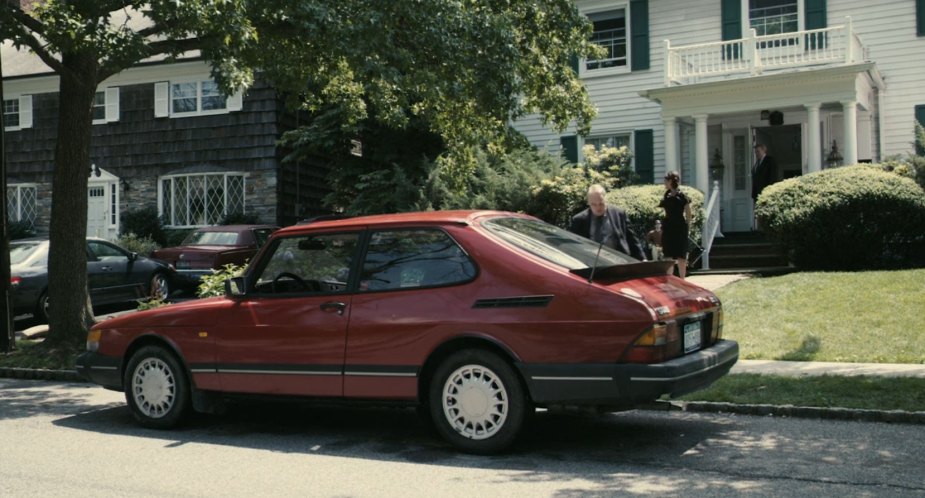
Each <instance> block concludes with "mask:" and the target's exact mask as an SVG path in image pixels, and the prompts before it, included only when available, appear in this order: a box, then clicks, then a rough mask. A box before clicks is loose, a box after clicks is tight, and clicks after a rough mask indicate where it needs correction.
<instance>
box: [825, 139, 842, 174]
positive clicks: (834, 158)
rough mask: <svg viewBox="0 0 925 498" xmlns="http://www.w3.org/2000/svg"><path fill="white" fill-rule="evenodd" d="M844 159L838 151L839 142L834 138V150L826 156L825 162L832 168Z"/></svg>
mask: <svg viewBox="0 0 925 498" xmlns="http://www.w3.org/2000/svg"><path fill="white" fill-rule="evenodd" d="M842 159H843V158H842V156H841V154H839V153H838V143H836V142H835V140H832V150H830V151H829V155H828V156H826V157H825V162H826V163H827V164H828V165H829V167H830V168H834V167H835V166H838V163H840V162H841V160H842Z"/></svg>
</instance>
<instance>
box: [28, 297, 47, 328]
mask: <svg viewBox="0 0 925 498" xmlns="http://www.w3.org/2000/svg"><path fill="white" fill-rule="evenodd" d="M32 315H33V318H35V320H36V321H37V322H39V323H48V291H47V290H44V291H42V295H40V296H39V300H38V301H37V302H36V303H35V311H34V312H33V313H32Z"/></svg>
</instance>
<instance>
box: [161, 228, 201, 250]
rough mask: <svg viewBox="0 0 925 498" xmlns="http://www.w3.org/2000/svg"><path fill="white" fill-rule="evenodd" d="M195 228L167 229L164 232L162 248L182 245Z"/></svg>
mask: <svg viewBox="0 0 925 498" xmlns="http://www.w3.org/2000/svg"><path fill="white" fill-rule="evenodd" d="M193 230H195V228H168V229H165V230H164V239H165V242H164V244H163V245H164V247H175V246H178V245H180V244H182V243H183V240H184V239H186V236H187V235H189V234H191V233H192V232H193Z"/></svg>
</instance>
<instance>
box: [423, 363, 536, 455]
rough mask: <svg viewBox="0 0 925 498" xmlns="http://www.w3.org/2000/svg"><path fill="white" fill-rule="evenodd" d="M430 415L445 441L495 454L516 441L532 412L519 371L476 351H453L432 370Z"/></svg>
mask: <svg viewBox="0 0 925 498" xmlns="http://www.w3.org/2000/svg"><path fill="white" fill-rule="evenodd" d="M428 399H429V403H430V414H431V418H432V420H433V422H434V426H435V428H436V429H437V432H439V433H440V435H441V436H443V438H444V439H446V440H447V441H449V442H450V443H452V444H453V445H455V446H457V447H458V448H460V449H462V450H463V451H467V452H470V453H478V454H491V453H497V452H499V451H502V450H504V449H505V448H507V447H508V446H510V445H511V444H512V443H513V442H514V440H515V439H516V437H517V435H518V433H519V432H520V429H521V427H522V426H523V423H524V420H525V418H526V413H527V411H528V409H530V402H529V400H528V399H527V396H526V394H525V391H524V388H523V385H522V384H521V382H520V379H519V377H518V376H517V373H516V372H515V371H514V369H513V368H512V367H511V365H510V364H508V363H507V362H506V361H504V359H502V358H501V357H500V356H498V355H496V354H494V353H491V352H488V351H484V350H479V349H468V350H463V351H459V352H457V353H454V354H453V355H451V356H450V357H449V358H447V359H446V360H445V361H444V362H443V363H442V364H441V365H440V366H439V367H437V370H436V371H435V372H434V377H433V378H432V379H431V383H430V392H429V398H428Z"/></svg>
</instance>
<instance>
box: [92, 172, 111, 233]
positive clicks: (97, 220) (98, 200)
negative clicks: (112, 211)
mask: <svg viewBox="0 0 925 498" xmlns="http://www.w3.org/2000/svg"><path fill="white" fill-rule="evenodd" d="M87 197H88V199H87V236H88V237H105V236H106V228H107V225H108V224H107V219H106V218H107V214H108V213H107V212H106V187H105V186H103V185H92V186H90V187H88V188H87Z"/></svg>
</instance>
